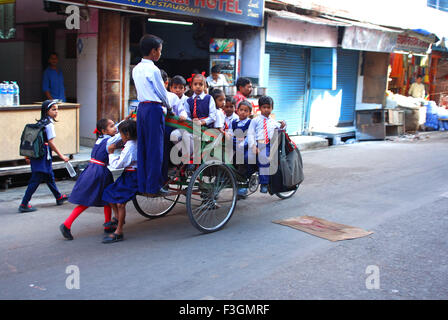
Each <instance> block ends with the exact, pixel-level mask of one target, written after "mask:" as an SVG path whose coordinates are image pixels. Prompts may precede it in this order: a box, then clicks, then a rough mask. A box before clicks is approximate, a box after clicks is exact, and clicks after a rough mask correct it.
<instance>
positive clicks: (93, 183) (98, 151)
mask: <svg viewBox="0 0 448 320" xmlns="http://www.w3.org/2000/svg"><path fill="white" fill-rule="evenodd" d="M129 117H130V115H129V116H128V117H127V118H129ZM94 133H95V134H96V136H97V140H96V142H95V145H94V146H93V149H92V152H91V155H90V157H91V158H90V162H89V164H88V165H87V167H86V168H85V169H84V171H83V172H82V173H81V174H80V175H79V177H78V180H76V183H75V186H74V187H73V190H72V193H71V194H70V198H69V199H68V201H69V202H71V203H73V204H77V206H76V207H75V209H73V211H72V213H71V214H70V216H69V217H68V218H67V219H66V220H65V221H64V223H63V224H61V225H60V226H59V230H60V231H61V233H62V235H63V236H64V238H66V239H68V240H73V236H72V234H71V227H72V224H73V222H74V221H75V220H76V218H78V216H79V215H80V214H81V213H83V212H84V211H85V210H86V209H87V208H88V207H104V220H105V221H104V231H105V232H113V230H114V227H113V226H112V225H111V223H110V222H111V218H112V211H111V207H110V206H109V204H108V203H107V202H105V201H103V200H102V197H103V192H104V189H105V188H106V187H107V186H108V185H110V184H112V183H113V182H114V179H113V177H112V173H111V172H110V171H109V169H108V168H107V166H108V165H109V154H108V151H107V148H108V147H109V146H110V145H112V144H114V143H117V142H119V141H120V140H121V136H120V135H119V134H117V126H116V125H115V123H114V122H113V121H112V120H110V119H100V120H98V122H97V123H96V129H95V131H94Z"/></svg>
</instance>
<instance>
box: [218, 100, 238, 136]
mask: <svg viewBox="0 0 448 320" xmlns="http://www.w3.org/2000/svg"><path fill="white" fill-rule="evenodd" d="M222 110H223V111H224V115H225V118H224V120H225V122H224V130H226V131H227V130H229V129H230V128H231V127H232V122H233V121H234V120H238V119H239V118H238V115H237V114H236V113H235V99H232V98H230V97H229V98H228V99H226V103H225V105H224V107H223V109H222Z"/></svg>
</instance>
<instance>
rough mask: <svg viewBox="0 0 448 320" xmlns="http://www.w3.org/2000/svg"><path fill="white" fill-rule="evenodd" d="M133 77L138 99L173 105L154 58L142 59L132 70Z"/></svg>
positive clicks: (168, 105)
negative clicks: (170, 102)
mask: <svg viewBox="0 0 448 320" xmlns="http://www.w3.org/2000/svg"><path fill="white" fill-rule="evenodd" d="M132 79H134V84H135V88H136V89H137V99H138V101H140V102H143V101H154V102H162V103H163V105H165V106H166V107H171V105H170V104H169V100H168V91H166V88H165V84H164V82H163V80H162V76H161V75H160V69H159V68H157V66H156V65H155V64H154V62H153V61H152V60H147V59H142V61H141V62H140V63H139V64H137V65H136V66H135V67H134V69H133V70H132Z"/></svg>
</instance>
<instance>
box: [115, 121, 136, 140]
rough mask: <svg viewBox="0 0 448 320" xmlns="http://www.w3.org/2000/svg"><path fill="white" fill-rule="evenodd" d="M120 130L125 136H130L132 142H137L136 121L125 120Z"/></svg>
mask: <svg viewBox="0 0 448 320" xmlns="http://www.w3.org/2000/svg"><path fill="white" fill-rule="evenodd" d="M118 130H119V131H120V132H121V133H123V134H124V135H128V136H129V139H130V140H137V122H135V121H134V120H131V119H129V120H124V121H123V122H122V123H120V125H119V126H118Z"/></svg>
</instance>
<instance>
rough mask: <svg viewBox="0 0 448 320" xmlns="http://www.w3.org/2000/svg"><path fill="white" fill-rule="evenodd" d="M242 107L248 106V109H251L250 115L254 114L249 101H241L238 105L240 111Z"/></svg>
mask: <svg viewBox="0 0 448 320" xmlns="http://www.w3.org/2000/svg"><path fill="white" fill-rule="evenodd" d="M241 106H246V107H248V108H249V113H252V104H251V103H250V102H249V101H247V100H243V101H241V102H240V103H238V108H237V109H238V110H239V109H240V108H241Z"/></svg>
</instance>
